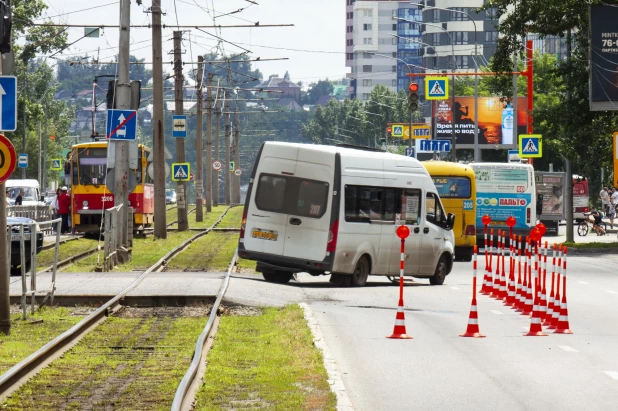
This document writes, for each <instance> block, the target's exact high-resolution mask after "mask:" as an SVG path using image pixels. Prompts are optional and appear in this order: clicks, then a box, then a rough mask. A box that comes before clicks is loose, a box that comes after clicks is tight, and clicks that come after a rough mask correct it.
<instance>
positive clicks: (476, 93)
mask: <svg viewBox="0 0 618 411" xmlns="http://www.w3.org/2000/svg"><path fill="white" fill-rule="evenodd" d="M410 4H412V5H413V6H419V7H420V8H421V10H422V9H424V8H425V7H427V8H429V9H435V10H444V11H450V12H451V13H460V14H464V15H466V16H468V19H469V20H470V21H471V22H472V24H473V25H474V161H475V162H479V161H481V150H480V148H479V114H478V112H479V77H478V75H477V74H476V73H478V68H479V66H478V63H477V62H476V59H477V58H478V51H477V47H478V41H477V30H476V22H475V21H474V19H473V18H472V16H470V15H469V14H468V13H466V12H465V11H459V10H452V9H445V8H442V7H436V6H425V5H424V4H420V3H413V2H410ZM434 50H435V49H434ZM454 88H455V83H453V89H454Z"/></svg>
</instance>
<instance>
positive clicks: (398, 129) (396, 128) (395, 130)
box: [391, 126, 403, 137]
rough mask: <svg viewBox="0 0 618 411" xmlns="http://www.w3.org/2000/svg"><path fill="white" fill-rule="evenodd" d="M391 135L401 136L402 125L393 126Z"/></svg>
mask: <svg viewBox="0 0 618 411" xmlns="http://www.w3.org/2000/svg"><path fill="white" fill-rule="evenodd" d="M391 135H392V136H393V137H403V126H393V132H392V133H391Z"/></svg>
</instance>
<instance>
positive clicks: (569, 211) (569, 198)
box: [565, 30, 616, 242]
mask: <svg viewBox="0 0 618 411" xmlns="http://www.w3.org/2000/svg"><path fill="white" fill-rule="evenodd" d="M566 40H567V45H566V46H567V53H566V54H567V64H570V63H571V30H568V31H567V38H566ZM567 81H568V78H567ZM570 90H571V88H570V87H569V84H568V83H567V88H566V103H567V105H568V104H570V102H571V91H570ZM614 154H615V153H614ZM566 157H567V158H566V174H567V175H566V201H565V207H566V219H567V225H566V237H567V241H570V242H574V241H575V234H574V232H573V220H574V216H573V170H572V168H571V159H570V158H569V154H568V153H567V156H566ZM615 178H616V176H614V179H615Z"/></svg>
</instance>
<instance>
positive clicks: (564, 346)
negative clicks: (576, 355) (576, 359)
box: [558, 345, 579, 352]
mask: <svg viewBox="0 0 618 411" xmlns="http://www.w3.org/2000/svg"><path fill="white" fill-rule="evenodd" d="M558 348H561V349H563V350H564V351H566V352H579V351H577V350H576V349H575V348H572V347H569V346H568V345H559V346H558Z"/></svg>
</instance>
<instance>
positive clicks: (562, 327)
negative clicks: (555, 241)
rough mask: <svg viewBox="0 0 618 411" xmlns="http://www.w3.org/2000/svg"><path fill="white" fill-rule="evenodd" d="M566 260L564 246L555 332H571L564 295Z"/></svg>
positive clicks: (565, 248)
mask: <svg viewBox="0 0 618 411" xmlns="http://www.w3.org/2000/svg"><path fill="white" fill-rule="evenodd" d="M566 260H567V247H564V258H563V259H562V264H563V265H562V301H561V302H560V317H559V318H558V325H557V328H556V331H554V333H555V334H573V331H571V329H570V328H571V327H570V326H569V310H568V308H567V297H566Z"/></svg>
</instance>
